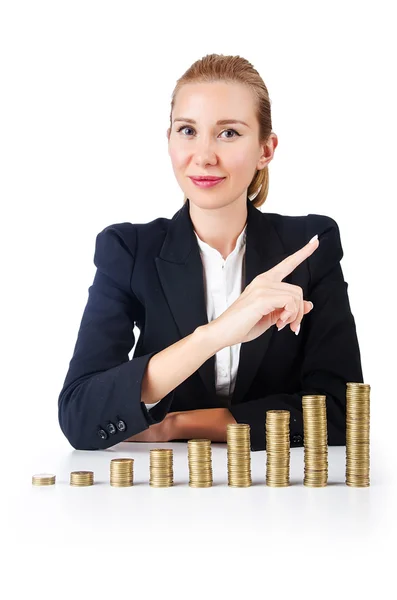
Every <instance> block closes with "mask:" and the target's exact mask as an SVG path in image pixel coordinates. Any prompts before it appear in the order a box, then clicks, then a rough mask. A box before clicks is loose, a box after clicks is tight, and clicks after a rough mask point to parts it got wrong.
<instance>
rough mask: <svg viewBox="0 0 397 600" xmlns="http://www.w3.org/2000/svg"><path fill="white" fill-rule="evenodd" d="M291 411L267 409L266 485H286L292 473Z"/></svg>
mask: <svg viewBox="0 0 397 600" xmlns="http://www.w3.org/2000/svg"><path fill="white" fill-rule="evenodd" d="M289 436H290V411H289V410H267V411H266V485H269V486H271V487H286V486H288V485H289V483H290V481H289V475H290V440H289Z"/></svg>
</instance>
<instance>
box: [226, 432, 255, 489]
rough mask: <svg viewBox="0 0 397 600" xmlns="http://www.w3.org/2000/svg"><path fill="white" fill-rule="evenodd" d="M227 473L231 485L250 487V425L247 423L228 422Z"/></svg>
mask: <svg viewBox="0 0 397 600" xmlns="http://www.w3.org/2000/svg"><path fill="white" fill-rule="evenodd" d="M226 438H227V474H228V485H229V486H231V487H249V486H250V485H252V479H251V439H250V426H249V425H248V424H246V423H228V425H227V428H226Z"/></svg>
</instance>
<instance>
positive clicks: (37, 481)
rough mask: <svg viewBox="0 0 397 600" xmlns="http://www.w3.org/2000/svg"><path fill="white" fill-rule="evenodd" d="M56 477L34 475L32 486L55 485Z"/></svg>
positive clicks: (42, 474) (41, 474)
mask: <svg viewBox="0 0 397 600" xmlns="http://www.w3.org/2000/svg"><path fill="white" fill-rule="evenodd" d="M54 483H55V475H50V474H49V473H40V474H39V475H32V485H54Z"/></svg>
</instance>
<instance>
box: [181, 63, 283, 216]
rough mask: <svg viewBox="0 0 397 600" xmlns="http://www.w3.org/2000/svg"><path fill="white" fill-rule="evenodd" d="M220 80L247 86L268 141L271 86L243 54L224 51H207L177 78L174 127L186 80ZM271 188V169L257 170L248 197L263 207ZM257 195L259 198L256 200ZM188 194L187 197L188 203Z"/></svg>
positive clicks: (263, 138) (262, 134)
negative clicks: (225, 52) (210, 52)
mask: <svg viewBox="0 0 397 600" xmlns="http://www.w3.org/2000/svg"><path fill="white" fill-rule="evenodd" d="M216 81H225V82H236V83H242V84H244V85H247V86H248V87H249V88H250V89H251V90H252V92H253V94H254V97H255V98H256V100H257V103H256V116H257V119H258V123H259V143H260V144H264V143H266V141H267V139H268V137H269V135H270V134H271V133H272V118H271V111H270V98H269V93H268V91H267V87H266V85H265V83H264V81H263V79H262V77H261V76H260V75H259V73H258V71H257V70H256V69H255V68H254V67H253V65H252V64H251V63H250V62H249V61H248V60H246V59H245V58H242V57H241V56H238V55H237V56H231V55H224V54H207V55H206V56H204V57H203V58H201V59H199V60H197V61H196V62H194V63H193V64H192V65H191V67H189V69H188V70H187V71H186V72H185V73H184V74H183V75H182V77H180V78H179V79H178V81H177V84H176V86H175V89H174V91H173V93H172V100H171V114H170V126H171V127H172V111H173V108H174V104H175V98H176V95H177V93H178V91H179V89H180V88H181V87H182V86H183V85H184V84H186V83H201V82H203V83H211V82H216ZM268 191H269V169H268V165H266V167H265V168H264V169H261V170H257V171H256V173H255V175H254V177H253V179H252V181H251V183H250V185H249V186H248V194H247V195H248V198H249V199H250V200H251V201H252V204H253V205H254V206H255V207H257V208H258V207H259V206H262V204H263V203H264V202H265V200H266V198H267V194H268ZM253 198H255V199H253ZM186 200H187V197H186V196H184V200H183V203H184V204H185V203H186Z"/></svg>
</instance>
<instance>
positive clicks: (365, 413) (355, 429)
mask: <svg viewBox="0 0 397 600" xmlns="http://www.w3.org/2000/svg"><path fill="white" fill-rule="evenodd" d="M370 391H371V386H370V385H369V384H366V383H354V382H349V383H347V384H346V484H347V485H349V486H352V487H368V486H369V485H370V483H369V446H370V440H369V419H370Z"/></svg>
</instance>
